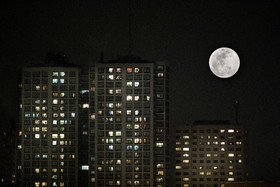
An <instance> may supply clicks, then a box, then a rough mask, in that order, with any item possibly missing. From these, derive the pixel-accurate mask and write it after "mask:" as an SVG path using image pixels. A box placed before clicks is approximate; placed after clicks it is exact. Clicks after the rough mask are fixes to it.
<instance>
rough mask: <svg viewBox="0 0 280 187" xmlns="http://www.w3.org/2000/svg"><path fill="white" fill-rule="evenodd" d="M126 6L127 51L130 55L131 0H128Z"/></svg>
mask: <svg viewBox="0 0 280 187" xmlns="http://www.w3.org/2000/svg"><path fill="white" fill-rule="evenodd" d="M128 6H129V10H128V11H129V13H128V53H129V55H131V37H132V35H131V16H132V13H131V0H129V1H128Z"/></svg>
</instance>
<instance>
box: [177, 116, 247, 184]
mask: <svg viewBox="0 0 280 187" xmlns="http://www.w3.org/2000/svg"><path fill="white" fill-rule="evenodd" d="M175 134H176V137H175V140H176V141H175V142H176V143H175V144H176V145H175V159H176V160H175V184H176V187H177V186H178V187H218V186H221V185H222V184H224V183H228V182H240V181H246V180H247V175H248V174H247V151H246V141H247V136H246V130H245V129H244V127H243V126H242V125H231V124H229V123H228V121H197V122H195V123H194V124H193V125H186V126H181V127H177V129H176V133H175Z"/></svg>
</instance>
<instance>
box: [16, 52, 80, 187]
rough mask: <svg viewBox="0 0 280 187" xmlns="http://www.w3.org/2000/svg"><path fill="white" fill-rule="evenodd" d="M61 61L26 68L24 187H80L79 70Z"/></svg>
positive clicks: (21, 126)
mask: <svg viewBox="0 0 280 187" xmlns="http://www.w3.org/2000/svg"><path fill="white" fill-rule="evenodd" d="M55 58H56V59H51V58H49V59H48V60H50V61H51V62H50V63H46V64H41V65H36V66H30V67H24V68H23V69H22V74H21V77H20V78H21V83H20V84H19V86H20V91H19V95H20V96H19V97H20V98H19V102H20V109H19V110H20V111H19V125H18V130H19V141H18V147H17V148H18V151H17V152H18V154H17V165H18V166H17V169H18V175H17V178H18V183H19V184H20V185H21V186H77V185H78V170H77V168H78V118H77V117H78V112H79V110H78V93H79V92H78V88H79V69H78V68H77V67H75V66H71V65H69V64H66V63H61V62H62V60H61V58H63V55H60V56H57V57H55ZM53 60H54V61H56V62H60V63H53Z"/></svg>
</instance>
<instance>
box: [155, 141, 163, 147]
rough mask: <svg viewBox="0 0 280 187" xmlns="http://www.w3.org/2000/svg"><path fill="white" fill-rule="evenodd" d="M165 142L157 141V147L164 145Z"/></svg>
mask: <svg viewBox="0 0 280 187" xmlns="http://www.w3.org/2000/svg"><path fill="white" fill-rule="evenodd" d="M163 145H164V144H163V143H162V142H159V143H156V147H163Z"/></svg>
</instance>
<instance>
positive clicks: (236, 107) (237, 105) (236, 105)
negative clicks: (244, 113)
mask: <svg viewBox="0 0 280 187" xmlns="http://www.w3.org/2000/svg"><path fill="white" fill-rule="evenodd" d="M238 108H239V101H238V100H236V101H235V124H236V125H238Z"/></svg>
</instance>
